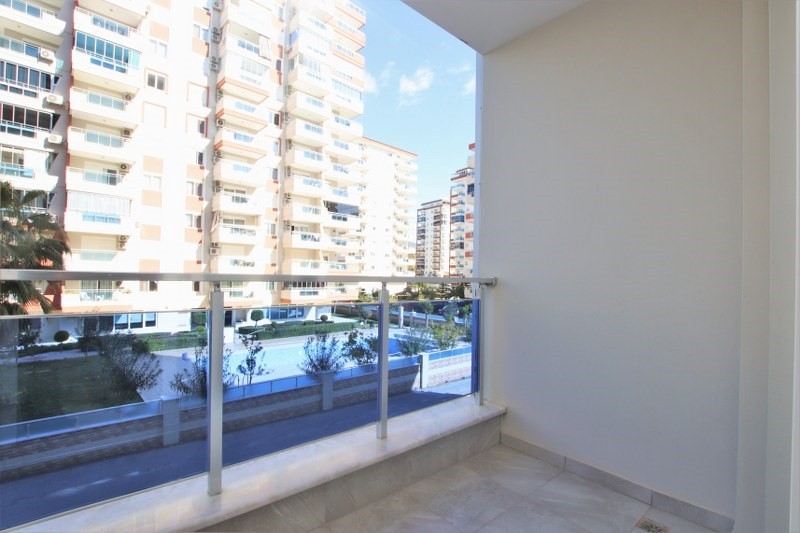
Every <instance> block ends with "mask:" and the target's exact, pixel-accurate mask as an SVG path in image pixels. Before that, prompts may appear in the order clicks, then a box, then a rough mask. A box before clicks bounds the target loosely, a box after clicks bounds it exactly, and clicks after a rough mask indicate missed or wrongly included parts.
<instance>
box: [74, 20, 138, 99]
mask: <svg viewBox="0 0 800 533" xmlns="http://www.w3.org/2000/svg"><path fill="white" fill-rule="evenodd" d="M95 28H96V27H95V26H90V28H89V29H87V30H86V31H80V30H76V32H75V44H74V47H73V49H72V77H73V78H74V80H75V81H77V82H78V83H81V84H86V85H92V86H96V87H103V88H106V89H108V90H110V91H114V92H117V93H122V94H132V95H135V94H136V93H138V92H139V89H141V88H142V82H143V80H142V71H141V65H140V63H141V52H140V51H139V50H137V49H134V48H130V47H127V46H124V45H121V44H118V43H117V41H123V42H124V41H126V39H125V38H124V36H122V35H119V36H118V37H117V36H115V37H113V38H112V40H108V39H104V38H101V37H98V36H97V35H96V34H102V33H104V32H105V31H107V30H103V31H100V28H96V29H95Z"/></svg>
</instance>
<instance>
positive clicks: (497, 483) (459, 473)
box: [315, 445, 710, 533]
mask: <svg viewBox="0 0 800 533" xmlns="http://www.w3.org/2000/svg"><path fill="white" fill-rule="evenodd" d="M642 517H646V518H649V519H651V520H653V521H654V522H657V523H658V524H661V525H663V526H667V527H668V528H669V532H670V533H679V532H686V533H699V532H708V531H710V530H708V529H705V528H703V527H701V526H698V525H696V524H694V523H692V522H689V521H687V520H684V519H682V518H680V517H677V516H675V515H672V514H670V513H667V512H664V511H660V510H658V509H654V508H652V507H650V506H649V505H647V504H646V503H642V502H640V501H638V500H635V499H633V498H630V497H628V496H625V495H623V494H620V493H619V492H616V491H614V490H611V489H609V488H606V487H603V486H602V485H599V484H597V483H594V482H592V481H588V480H586V479H584V478H581V477H579V476H576V475H575V474H572V473H570V472H566V471H563V470H561V469H559V468H556V467H554V466H552V465H550V464H548V463H545V462H544V461H540V460H538V459H534V458H532V457H529V456H527V455H524V454H522V453H519V452H516V451H514V450H512V449H511V448H508V447H506V446H502V445H498V446H495V447H493V448H491V449H489V450H486V451H485V452H483V453H480V454H478V455H475V456H473V457H470V458H469V459H467V460H465V461H463V462H461V463H459V464H457V465H454V466H452V467H450V468H447V469H445V470H442V471H441V472H438V473H436V474H433V475H431V476H430V477H428V478H426V479H423V480H422V481H419V482H417V483H415V484H413V485H411V486H409V487H407V488H405V489H403V490H400V491H398V492H395V493H394V494H391V495H390V496H387V497H386V498H383V499H381V500H378V501H376V502H374V503H372V504H370V505H368V506H366V507H364V508H362V509H359V510H358V511H354V512H352V513H350V514H348V515H345V516H343V517H341V518H339V519H337V520H334V521H332V522H328V523H327V524H325V525H323V526H322V527H320V528H318V529H316V530H315V532H318V533H324V532H347V533H352V532H359V531H363V532H370V533H372V532H375V531H398V532H424V531H430V532H436V533H448V532H451V531H452V532H466V531H487V532H488V531H492V532H527V531H531V532H553V533H562V532H566V533H571V532H592V533H598V532H606V531H607V532H640V531H642V530H641V529H635V526H636V524H637V522H639V520H640V519H641V518H642Z"/></svg>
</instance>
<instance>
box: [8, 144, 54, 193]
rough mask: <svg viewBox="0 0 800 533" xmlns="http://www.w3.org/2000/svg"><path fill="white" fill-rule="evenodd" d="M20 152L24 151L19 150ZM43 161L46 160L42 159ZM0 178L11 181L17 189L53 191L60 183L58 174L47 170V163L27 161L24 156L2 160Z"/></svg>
mask: <svg viewBox="0 0 800 533" xmlns="http://www.w3.org/2000/svg"><path fill="white" fill-rule="evenodd" d="M15 151H16V150H15ZM18 153H24V152H23V151H22V150H19V151H18ZM29 159H30V158H29ZM42 163H44V162H43V161H42ZM0 179H2V180H3V181H7V182H9V183H11V185H12V186H13V187H14V188H15V189H21V190H36V189H40V190H43V191H52V190H53V189H54V188H55V187H56V185H57V184H58V176H57V175H56V174H54V173H51V171H49V170H47V168H46V165H44V164H37V163H34V162H32V163H27V162H26V161H25V159H24V157H23V158H20V157H17V158H11V160H9V161H1V162H0Z"/></svg>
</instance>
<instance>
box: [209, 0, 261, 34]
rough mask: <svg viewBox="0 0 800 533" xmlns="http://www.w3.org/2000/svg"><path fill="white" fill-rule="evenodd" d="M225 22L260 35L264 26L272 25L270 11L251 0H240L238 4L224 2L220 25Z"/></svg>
mask: <svg viewBox="0 0 800 533" xmlns="http://www.w3.org/2000/svg"><path fill="white" fill-rule="evenodd" d="M226 22H230V23H232V24H234V25H235V26H240V27H242V28H245V29H247V30H248V31H250V32H253V33H255V34H256V35H262V34H264V32H265V29H266V28H269V27H271V26H272V12H271V11H270V9H269V8H267V7H265V6H262V5H259V3H258V2H254V1H252V0H241V1H240V2H239V5H235V4H233V3H232V2H225V7H224V9H223V12H222V18H221V22H220V26H224V25H225V23H226Z"/></svg>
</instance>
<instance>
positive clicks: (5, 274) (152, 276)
mask: <svg viewBox="0 0 800 533" xmlns="http://www.w3.org/2000/svg"><path fill="white" fill-rule="evenodd" d="M42 279H45V280H48V281H80V280H114V281H117V280H121V281H126V280H127V281H201V282H209V283H214V282H219V281H257V282H258V281H261V282H269V281H274V282H287V281H326V282H334V283H335V282H344V283H358V282H365V283H432V284H437V285H441V284H444V285H452V284H462V283H470V284H473V283H477V284H478V285H483V286H488V287H491V286H494V285H496V284H497V278H494V277H470V278H467V277H464V278H461V277H451V276H448V277H434V276H363V275H360V276H355V275H354V276H336V275H326V276H306V275H296V274H295V275H286V274H223V273H200V272H198V273H188V272H102V271H98V272H93V271H82V270H81V271H78V270H76V271H66V270H25V269H0V281H37V280H42Z"/></svg>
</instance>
